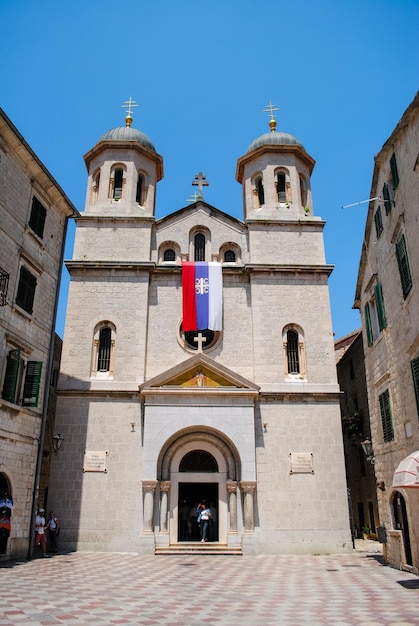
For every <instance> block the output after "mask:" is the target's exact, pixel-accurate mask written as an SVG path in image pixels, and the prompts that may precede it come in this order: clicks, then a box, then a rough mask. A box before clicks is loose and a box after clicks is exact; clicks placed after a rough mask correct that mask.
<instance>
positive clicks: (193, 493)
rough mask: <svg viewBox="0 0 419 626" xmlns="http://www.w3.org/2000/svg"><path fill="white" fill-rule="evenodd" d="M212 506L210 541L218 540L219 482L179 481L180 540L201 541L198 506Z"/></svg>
mask: <svg viewBox="0 0 419 626" xmlns="http://www.w3.org/2000/svg"><path fill="white" fill-rule="evenodd" d="M202 502H205V504H206V505H207V506H208V507H209V508H210V510H211V513H212V520H211V521H210V524H209V529H208V530H209V533H208V539H209V541H218V483H204V482H202V483H201V482H199V483H195V482H194V483H179V501H178V511H179V519H178V541H200V539H201V534H200V527H199V524H198V513H199V511H198V506H199V504H200V503H202Z"/></svg>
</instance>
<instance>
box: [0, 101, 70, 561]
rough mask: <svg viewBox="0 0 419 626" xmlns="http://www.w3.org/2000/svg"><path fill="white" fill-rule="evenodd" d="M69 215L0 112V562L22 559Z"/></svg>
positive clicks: (34, 489)
mask: <svg viewBox="0 0 419 626" xmlns="http://www.w3.org/2000/svg"><path fill="white" fill-rule="evenodd" d="M75 213H76V209H75V207H74V206H73V205H72V204H71V202H70V200H69V199H68V198H67V196H66V195H65V194H64V192H63V190H62V189H61V187H60V186H59V185H58V184H57V182H56V181H55V180H54V178H53V177H52V176H51V174H50V173H49V172H48V170H47V169H46V168H45V166H44V165H43V164H42V163H41V161H40V160H39V159H38V157H37V156H36V155H35V153H34V152H33V151H32V149H31V148H30V146H29V145H28V144H27V143H26V141H25V140H24V138H23V137H22V136H21V134H20V133H19V131H18V130H17V129H16V128H15V127H14V125H13V124H12V122H11V121H10V119H9V118H8V117H7V116H6V114H5V113H4V112H3V111H2V110H0V214H1V226H0V388H1V394H0V519H1V522H0V540H1V545H0V552H1V554H2V555H6V556H7V555H10V554H11V555H13V556H19V557H24V556H27V554H28V549H29V538H30V529H31V522H32V519H33V513H34V508H35V507H36V506H37V504H38V503H37V489H38V480H37V478H38V479H39V471H40V463H41V460H42V454H41V453H42V450H40V448H41V446H40V442H41V441H42V438H43V430H44V424H45V420H46V410H47V409H46V407H47V399H48V387H49V374H50V367H51V363H52V361H51V356H50V355H51V354H52V352H53V350H52V348H53V342H54V335H55V315H56V306H57V298H58V289H59V281H60V276H61V267H62V258H63V249H64V239H65V233H66V224H67V220H68V218H69V217H70V216H72V215H74V214H75ZM10 505H12V506H10Z"/></svg>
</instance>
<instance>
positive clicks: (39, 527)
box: [35, 509, 48, 557]
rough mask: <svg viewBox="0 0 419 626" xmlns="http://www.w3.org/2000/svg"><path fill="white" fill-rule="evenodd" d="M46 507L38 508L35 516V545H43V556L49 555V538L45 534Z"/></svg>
mask: <svg viewBox="0 0 419 626" xmlns="http://www.w3.org/2000/svg"><path fill="white" fill-rule="evenodd" d="M45 527H46V523H45V509H38V514H37V516H36V517H35V532H36V536H35V546H41V549H42V556H44V557H47V556H48V554H47V538H46V536H45Z"/></svg>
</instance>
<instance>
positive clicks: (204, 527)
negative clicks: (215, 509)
mask: <svg viewBox="0 0 419 626" xmlns="http://www.w3.org/2000/svg"><path fill="white" fill-rule="evenodd" d="M210 518H211V511H210V509H209V507H207V505H206V502H205V500H204V501H203V502H201V512H200V514H199V516H198V523H199V524H200V527H201V543H206V542H207V541H208V525H209V521H210Z"/></svg>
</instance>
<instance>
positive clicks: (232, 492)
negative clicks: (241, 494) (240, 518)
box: [226, 480, 237, 533]
mask: <svg viewBox="0 0 419 626" xmlns="http://www.w3.org/2000/svg"><path fill="white" fill-rule="evenodd" d="M226 485H227V493H228V510H229V513H230V523H229V527H228V532H229V533H237V481H235V480H228V481H227V483H226Z"/></svg>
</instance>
